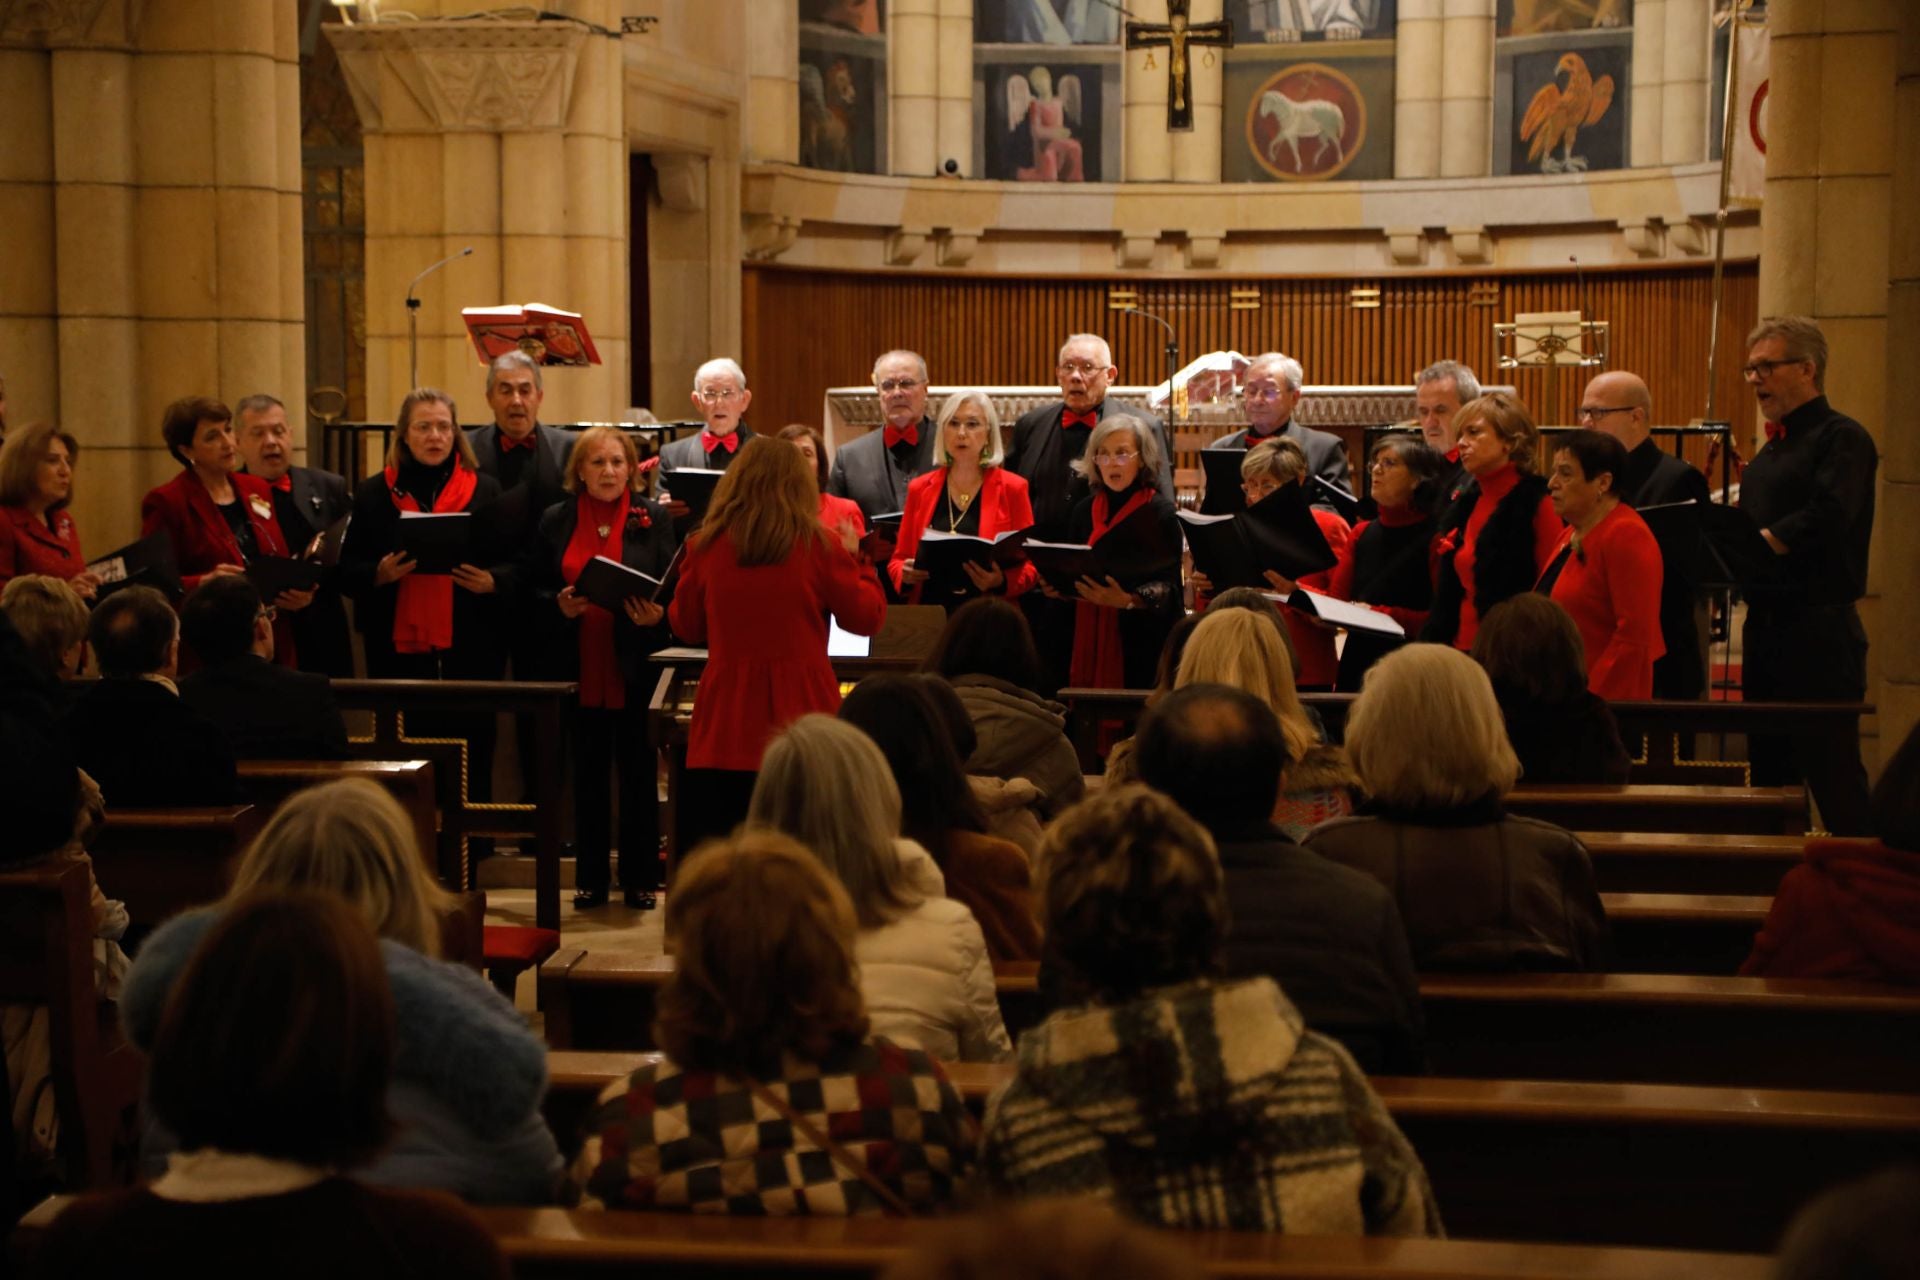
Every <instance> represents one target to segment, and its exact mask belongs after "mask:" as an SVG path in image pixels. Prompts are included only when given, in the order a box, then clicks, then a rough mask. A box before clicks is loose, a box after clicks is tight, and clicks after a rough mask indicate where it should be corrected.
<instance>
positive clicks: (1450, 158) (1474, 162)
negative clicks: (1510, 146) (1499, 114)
mask: <svg viewBox="0 0 1920 1280" xmlns="http://www.w3.org/2000/svg"><path fill="white" fill-rule="evenodd" d="M1493 11H1494V0H1441V5H1440V40H1441V49H1442V55H1441V56H1442V58H1443V60H1444V62H1445V64H1446V65H1445V67H1444V68H1443V72H1444V74H1443V76H1442V79H1441V84H1440V176H1441V177H1443V178H1472V177H1478V176H1480V175H1482V174H1486V173H1488V172H1491V170H1492V167H1493Z"/></svg>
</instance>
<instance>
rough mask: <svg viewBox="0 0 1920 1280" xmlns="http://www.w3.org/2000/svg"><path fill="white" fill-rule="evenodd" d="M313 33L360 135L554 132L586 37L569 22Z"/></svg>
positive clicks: (383, 26)
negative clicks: (329, 58)
mask: <svg viewBox="0 0 1920 1280" xmlns="http://www.w3.org/2000/svg"><path fill="white" fill-rule="evenodd" d="M322 30H324V31H325V32H326V34H327V39H329V40H331V41H332V42H333V47H334V50H335V52H337V53H338V54H339V55H340V66H341V68H342V69H343V70H344V71H345V73H346V79H347V88H348V89H349V90H350V91H351V92H352V94H353V104H354V106H355V107H356V108H358V110H359V112H360V123H361V125H362V126H363V127H364V128H365V129H367V130H368V131H369V132H379V131H382V130H400V131H405V130H412V129H419V130H422V131H432V132H439V133H464V132H476V131H477V132H485V133H505V132H528V131H540V130H559V129H562V128H564V127H565V126H566V123H567V112H568V109H569V107H570V106H571V104H572V99H573V80H574V71H575V69H576V68H577V67H578V65H579V62H580V52H581V50H582V49H583V48H585V47H586V42H587V40H588V39H589V38H590V37H589V36H588V34H587V33H586V32H585V31H584V30H582V29H581V28H579V27H577V26H573V25H571V24H564V23H544V22H508V21H498V20H476V21H472V22H457V23H446V22H405V23H401V22H392V23H360V24H358V25H355V26H344V25H335V24H332V23H328V24H326V25H325V26H324V27H322Z"/></svg>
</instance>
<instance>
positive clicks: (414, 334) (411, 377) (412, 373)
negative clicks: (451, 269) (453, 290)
mask: <svg viewBox="0 0 1920 1280" xmlns="http://www.w3.org/2000/svg"><path fill="white" fill-rule="evenodd" d="M472 252H473V246H472V245H468V246H467V247H466V248H464V249H462V250H461V251H460V252H458V253H450V254H448V255H447V256H446V257H444V258H442V259H440V261H438V262H436V263H434V264H433V265H432V266H430V267H428V268H427V269H426V270H425V271H422V272H421V273H420V274H419V275H417V276H415V277H414V278H413V282H412V283H411V284H409V285H408V286H407V390H409V391H411V390H413V389H414V388H415V387H417V386H419V385H420V299H418V298H416V297H414V296H413V291H414V290H415V289H417V288H419V286H420V282H421V281H422V280H425V279H426V278H427V277H428V276H430V275H432V274H433V273H434V272H436V271H438V270H439V269H440V268H442V267H444V266H446V265H447V264H448V263H449V262H452V261H453V260H454V259H455V258H464V257H466V256H467V255H468V254H470V253H472Z"/></svg>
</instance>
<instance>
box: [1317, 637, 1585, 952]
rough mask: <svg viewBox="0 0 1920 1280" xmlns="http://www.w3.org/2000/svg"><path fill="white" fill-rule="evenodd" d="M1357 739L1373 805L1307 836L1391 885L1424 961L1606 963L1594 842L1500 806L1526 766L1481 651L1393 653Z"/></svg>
mask: <svg viewBox="0 0 1920 1280" xmlns="http://www.w3.org/2000/svg"><path fill="white" fill-rule="evenodd" d="M1346 741H1347V751H1348V753H1349V754H1350V755H1351V756H1352V758H1353V763H1354V766H1355V767H1356V768H1357V769H1358V770H1359V771H1360V779H1361V781H1362V783H1364V784H1365V786H1366V790H1367V793H1368V795H1369V796H1370V797H1371V799H1370V802H1369V805H1368V809H1367V811H1366V813H1365V815H1364V816H1360V817H1352V818H1336V819H1334V820H1333V821H1332V822H1329V823H1326V824H1325V825H1323V826H1320V827H1318V828H1316V829H1315V830H1314V831H1313V833H1312V834H1310V835H1309V836H1308V837H1307V838H1306V841H1305V843H1306V846H1307V848H1309V849H1311V850H1313V851H1314V852H1315V853H1319V854H1323V855H1325V856H1326V857H1329V858H1332V859H1333V860H1334V861H1335V862H1339V863H1342V864H1344V865H1346V866H1349V867H1354V868H1356V869H1358V870H1361V871H1365V872H1367V873H1368V874H1369V875H1371V876H1373V877H1374V878H1375V879H1376V880H1378V881H1380V883H1382V884H1384V885H1386V886H1387V888H1388V889H1390V890H1391V891H1392V892H1393V895H1394V897H1395V899H1396V900H1397V901H1398V902H1399V904H1400V918H1401V920H1402V921H1403V922H1404V923H1405V924H1406V927H1407V940H1408V941H1409V942H1410V943H1412V945H1413V963H1414V967H1415V968H1416V969H1418V970H1419V971H1420V972H1421V973H1432V972H1435V971H1438V970H1447V969H1473V970H1501V969H1598V968H1599V967H1600V965H1601V962H1602V960H1603V956H1602V954H1601V953H1602V949H1603V946H1604V943H1605V939H1606V928H1607V921H1606V912H1605V910H1604V909H1603V908H1602V907H1601V905H1600V895H1599V893H1597V892H1596V891H1595V889H1594V886H1593V864H1592V862H1591V861H1590V860H1589V859H1588V857H1587V850H1586V846H1585V845H1583V844H1581V843H1580V839H1579V837H1577V836H1575V835H1574V834H1573V833H1572V832H1570V831H1563V830H1561V829H1560V828H1559V827H1556V826H1554V825H1553V824H1552V823H1548V822H1541V821H1538V820H1537V819H1533V818H1521V817H1514V816H1511V815H1509V814H1507V813H1506V811H1505V810H1504V809H1502V808H1501V804H1500V798H1501V797H1502V796H1504V795H1505V794H1506V793H1507V791H1508V790H1509V789H1511V788H1512V786H1513V783H1514V779H1515V778H1516V777H1517V776H1518V775H1519V772H1520V762H1519V760H1518V759H1517V758H1516V757H1515V756H1514V754H1513V748H1512V747H1511V746H1509V745H1508V744H1507V732H1506V729H1505V728H1504V727H1503V726H1502V725H1501V722H1500V705H1499V703H1497V702H1495V701H1494V697H1493V685H1492V684H1491V683H1490V682H1489V681H1488V679H1487V673H1486V672H1484V671H1482V670H1481V669H1480V667H1479V666H1478V665H1477V664H1475V662H1474V661H1473V659H1471V658H1469V657H1468V656H1467V655H1466V654H1464V653H1461V652H1459V651H1458V650H1456V649H1452V648H1450V647H1448V646H1445V645H1431V644H1413V645H1408V646H1407V647H1406V648H1404V649H1401V650H1400V651H1398V652H1397V653H1390V654H1388V655H1387V656H1386V657H1384V658H1382V659H1381V660H1380V661H1379V662H1378V663H1376V664H1375V665H1374V668H1373V670H1371V671H1369V672H1368V673H1367V679H1366V683H1365V684H1364V686H1363V687H1362V688H1361V690H1360V696H1359V697H1358V698H1355V699H1354V702H1353V707H1352V709H1351V710H1350V711H1348V713H1347V735H1346Z"/></svg>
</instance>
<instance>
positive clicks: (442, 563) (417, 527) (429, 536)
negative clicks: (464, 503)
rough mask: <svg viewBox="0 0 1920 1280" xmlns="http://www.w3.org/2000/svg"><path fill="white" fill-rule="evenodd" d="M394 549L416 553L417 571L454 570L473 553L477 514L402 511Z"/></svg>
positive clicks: (469, 558) (414, 556)
mask: <svg viewBox="0 0 1920 1280" xmlns="http://www.w3.org/2000/svg"><path fill="white" fill-rule="evenodd" d="M394 541H395V542H396V543H397V544H398V545H396V546H395V548H394V550H396V551H404V552H406V553H407V554H408V555H410V556H412V557H413V562H414V570H413V571H414V572H415V573H452V572H453V571H454V569H455V568H457V567H458V566H460V565H463V564H470V563H472V561H473V557H472V555H471V554H470V548H471V547H472V545H473V514H472V513H471V512H467V511H402V512H401V513H400V525H399V531H398V533H397V534H396V535H395V538H394Z"/></svg>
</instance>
